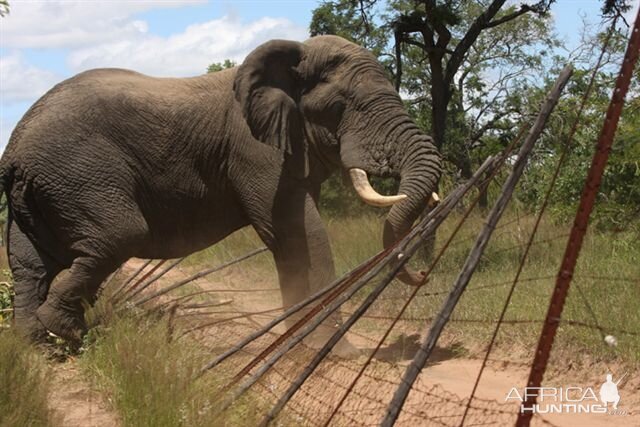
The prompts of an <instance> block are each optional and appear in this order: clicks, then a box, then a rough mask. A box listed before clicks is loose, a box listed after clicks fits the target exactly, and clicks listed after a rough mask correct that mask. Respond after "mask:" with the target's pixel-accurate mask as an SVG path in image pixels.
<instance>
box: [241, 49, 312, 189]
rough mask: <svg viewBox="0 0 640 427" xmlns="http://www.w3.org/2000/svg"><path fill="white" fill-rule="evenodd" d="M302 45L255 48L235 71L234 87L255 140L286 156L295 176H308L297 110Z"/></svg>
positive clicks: (301, 126)
mask: <svg viewBox="0 0 640 427" xmlns="http://www.w3.org/2000/svg"><path fill="white" fill-rule="evenodd" d="M303 50H304V47H303V45H302V44H301V43H298V42H292V41H287V40H272V41H270V42H267V43H264V44H263V45H261V46H259V47H258V48H256V49H255V50H254V51H253V52H251V53H250V54H249V56H247V58H246V59H245V60H244V62H243V63H242V65H241V66H240V67H239V68H238V71H237V74H236V78H235V81H234V84H233V90H234V92H235V97H236V100H237V101H238V102H239V103H240V106H241V108H242V114H243V115H244V118H245V120H246V121H247V124H248V125H249V128H250V129H251V133H252V135H253V136H254V138H256V139H258V140H260V141H262V142H264V143H266V144H268V145H271V146H273V147H275V148H278V149H280V150H282V151H284V153H285V159H286V161H287V163H289V165H288V167H289V168H290V169H291V170H292V172H293V173H294V174H295V176H297V177H300V178H304V177H306V176H307V175H308V173H309V161H308V155H307V146H306V142H305V138H304V135H303V126H304V124H303V121H302V115H301V113H300V110H299V108H298V101H299V96H300V79H299V76H298V71H297V66H298V65H299V64H300V61H301V60H302V57H303V53H304V52H303Z"/></svg>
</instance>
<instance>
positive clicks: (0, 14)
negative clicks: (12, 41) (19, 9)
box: [0, 0, 9, 18]
mask: <svg viewBox="0 0 640 427" xmlns="http://www.w3.org/2000/svg"><path fill="white" fill-rule="evenodd" d="M8 14H9V0H0V18H4V17H5V16H7V15H8Z"/></svg>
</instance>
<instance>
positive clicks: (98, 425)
mask: <svg viewBox="0 0 640 427" xmlns="http://www.w3.org/2000/svg"><path fill="white" fill-rule="evenodd" d="M53 372H54V374H53V378H52V384H51V394H50V397H49V407H50V408H51V410H52V411H53V413H54V418H55V419H56V420H59V422H60V425H62V426H64V427H106V426H109V427H112V426H113V427H118V426H119V425H120V421H119V420H118V417H117V415H116V413H115V412H114V411H113V410H112V409H111V407H110V406H109V404H108V403H107V402H106V401H105V399H104V397H103V396H102V395H101V394H100V393H98V392H97V391H95V389H94V388H93V387H92V386H91V384H90V383H89V382H88V381H87V379H86V378H85V377H84V376H83V375H82V373H81V372H80V370H79V368H78V366H77V365H76V362H75V361H73V360H69V361H67V362H65V363H60V364H58V365H56V366H55V367H54V369H53Z"/></svg>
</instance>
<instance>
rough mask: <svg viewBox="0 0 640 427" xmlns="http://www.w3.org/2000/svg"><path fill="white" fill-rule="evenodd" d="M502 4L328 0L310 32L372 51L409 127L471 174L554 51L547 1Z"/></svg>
mask: <svg viewBox="0 0 640 427" xmlns="http://www.w3.org/2000/svg"><path fill="white" fill-rule="evenodd" d="M504 3H505V2H504V1H492V2H487V1H483V0H476V1H447V2H444V4H437V3H436V2H435V1H414V0H391V1H390V2H388V3H383V2H382V1H377V0H367V1H353V0H340V1H329V2H325V3H323V4H322V5H321V6H320V7H318V8H317V9H316V10H315V11H314V14H313V18H312V22H311V25H310V30H311V34H312V35H316V34H337V35H340V36H343V37H346V38H348V39H351V40H353V41H355V42H357V43H360V44H362V45H364V46H365V47H368V48H370V49H372V51H373V52H374V53H375V54H377V55H378V58H379V59H380V61H381V62H382V63H383V65H384V66H385V67H386V68H387V69H388V70H389V73H390V75H391V76H392V77H393V79H394V80H395V82H396V87H397V88H398V90H399V91H400V92H401V94H402V95H403V97H404V98H405V99H406V103H407V106H408V108H409V111H410V113H411V114H412V115H413V116H414V118H415V120H416V122H417V123H418V124H419V125H420V126H421V127H423V128H424V129H425V130H426V131H427V132H429V133H430V134H431V135H432V136H433V137H434V139H435V141H436V144H437V145H438V147H439V149H440V151H441V153H442V154H443V156H444V158H445V160H448V161H449V162H450V163H451V164H453V165H454V167H455V169H456V170H457V171H458V172H459V173H460V175H461V176H462V177H469V176H470V175H471V171H472V163H473V162H474V161H475V160H474V159H473V155H472V154H473V152H476V153H477V154H478V155H482V156H486V154H488V153H489V152H494V151H496V150H497V149H499V148H500V147H501V146H503V145H504V143H505V142H506V141H507V140H508V136H510V134H511V133H512V130H513V127H514V126H513V122H514V121H516V120H517V118H518V117H520V116H521V115H522V114H523V112H522V110H521V106H522V95H521V94H522V92H523V91H525V90H526V88H527V87H529V86H531V85H534V84H535V83H536V82H535V81H536V80H539V76H540V75H544V70H545V68H546V67H547V61H546V58H547V57H548V52H551V51H552V50H553V49H554V48H555V47H556V46H557V45H558V42H557V41H556V40H555V39H554V38H553V37H552V36H551V34H552V31H551V22H550V20H549V19H547V17H546V16H545V13H546V11H547V10H548V7H549V4H550V1H544V2H538V3H535V4H533V5H528V4H522V5H520V6H519V7H516V6H512V7H509V8H504V10H501V8H502V5H503V4H504ZM530 12H531V13H530ZM479 160H483V159H479Z"/></svg>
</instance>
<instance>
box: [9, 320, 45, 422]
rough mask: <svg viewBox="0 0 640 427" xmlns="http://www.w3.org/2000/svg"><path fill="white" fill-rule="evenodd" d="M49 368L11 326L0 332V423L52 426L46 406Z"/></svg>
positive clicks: (40, 356) (39, 353)
mask: <svg viewBox="0 0 640 427" xmlns="http://www.w3.org/2000/svg"><path fill="white" fill-rule="evenodd" d="M49 381H50V367H49V366H48V364H47V362H46V360H45V359H44V358H43V357H42V355H41V352H40V351H39V350H37V349H34V348H32V347H31V346H30V345H28V344H27V343H25V341H24V340H23V339H22V338H20V337H18V336H17V335H16V334H15V333H14V332H13V331H12V330H11V329H6V330H2V331H0V384H1V385H0V426H2V427H5V426H6V427H13V426H34V427H35V426H51V425H56V423H55V420H53V417H52V414H51V412H50V411H49V408H48V407H47V396H48V392H49Z"/></svg>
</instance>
